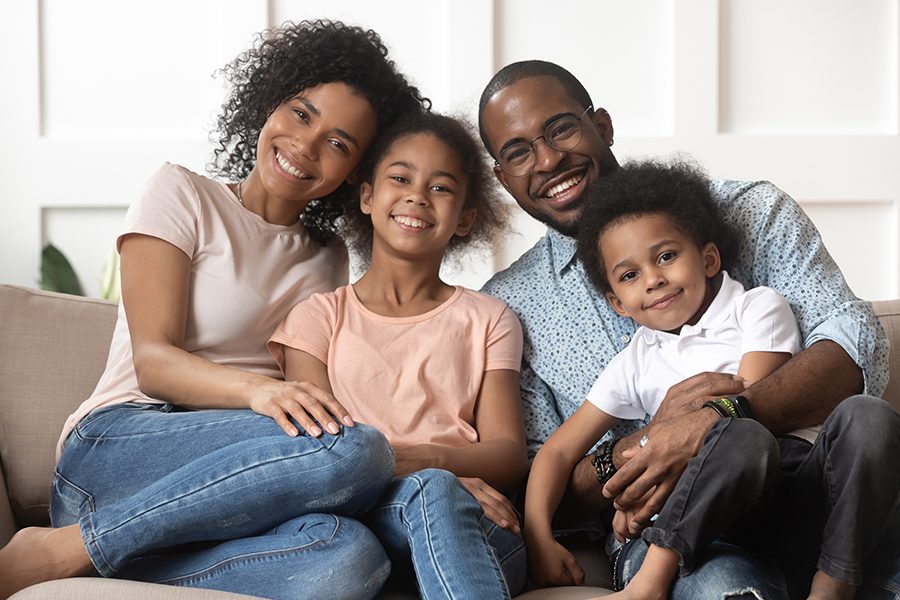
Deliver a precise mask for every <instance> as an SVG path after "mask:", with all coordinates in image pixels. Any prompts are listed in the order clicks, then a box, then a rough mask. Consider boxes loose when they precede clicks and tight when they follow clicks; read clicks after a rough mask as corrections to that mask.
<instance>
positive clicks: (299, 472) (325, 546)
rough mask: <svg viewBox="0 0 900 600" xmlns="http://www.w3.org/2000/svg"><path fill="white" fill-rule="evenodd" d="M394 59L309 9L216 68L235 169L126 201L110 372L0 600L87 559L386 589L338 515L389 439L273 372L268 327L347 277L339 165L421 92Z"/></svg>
mask: <svg viewBox="0 0 900 600" xmlns="http://www.w3.org/2000/svg"><path fill="white" fill-rule="evenodd" d="M386 55H387V50H386V49H385V47H384V45H383V44H382V43H381V40H380V38H379V36H378V35H377V34H376V33H374V32H372V31H364V30H362V29H360V28H356V27H347V26H345V25H343V24H341V23H330V22H322V21H317V22H303V23H300V24H296V25H294V24H288V25H286V26H284V27H282V28H280V29H277V30H273V31H271V32H269V33H268V35H265V34H264V35H263V36H261V37H260V40H259V43H258V44H257V45H256V46H255V47H254V48H252V49H251V50H248V51H247V52H245V53H243V54H242V55H240V56H239V57H238V58H237V59H235V61H234V62H232V63H231V64H230V65H228V66H227V67H226V68H225V70H224V73H225V76H226V78H227V79H228V80H229V81H230V83H231V84H232V86H233V88H232V92H231V95H230V97H229V99H228V100H227V101H226V103H225V105H224V107H223V109H224V110H223V113H222V115H221V116H220V118H219V123H218V124H219V137H218V148H217V149H216V151H215V160H214V162H213V164H212V165H211V167H212V169H211V170H212V171H213V172H215V173H216V174H218V175H220V176H224V177H227V178H229V179H231V180H233V181H236V182H237V183H234V184H230V185H226V184H222V183H218V182H216V181H213V180H211V179H208V178H205V177H202V176H200V175H196V174H193V173H191V172H189V171H188V170H186V169H184V168H182V167H178V166H174V165H164V166H163V167H162V168H161V169H160V170H159V172H157V174H156V175H155V176H154V177H153V178H152V179H151V181H150V183H149V184H148V187H147V189H146V190H145V193H144V195H143V196H142V198H141V199H140V200H139V201H138V202H137V203H136V204H135V205H134V206H132V208H131V210H130V211H129V214H128V216H127V218H126V227H125V230H124V233H123V234H122V235H121V236H120V237H119V239H118V246H119V251H120V254H121V271H122V303H121V305H120V309H119V319H118V323H117V326H116V330H115V333H114V336H113V341H112V347H111V350H110V356H109V360H108V363H107V368H106V371H105V373H104V375H103V377H102V378H101V380H100V382H99V383H98V385H97V389H96V390H95V391H94V393H93V395H92V396H91V398H90V399H88V400H87V401H86V402H85V403H84V404H83V405H82V406H81V407H80V408H79V409H78V410H77V411H76V413H75V414H73V415H72V416H71V417H70V418H69V420H68V422H67V423H66V427H65V428H64V431H63V435H62V437H61V441H60V447H59V448H58V458H59V463H58V467H57V474H56V477H55V480H54V485H53V495H52V499H51V518H52V522H53V524H54V526H55V527H56V529H41V528H31V529H26V530H24V531H22V532H20V533H19V534H17V535H16V537H15V538H13V540H12V541H11V542H10V543H9V544H8V545H7V547H5V548H4V549H3V550H0V582H2V583H0V597H6V596H8V595H10V594H12V593H14V592H15V591H16V590H18V589H21V588H23V587H26V586H27V585H30V584H32V583H36V582H39V581H44V580H49V579H55V578H59V577H65V576H71V575H77V574H85V573H90V572H92V571H94V570H96V571H97V572H99V573H100V574H101V575H103V576H105V577H112V576H115V577H124V578H130V579H139V580H144V581H154V582H162V583H170V584H175V585H184V586H193V587H204V588H212V589H221V590H227V591H233V592H239V593H246V594H252V595H257V596H267V597H290V598H302V597H309V598H349V597H353V598H360V597H371V596H374V594H375V593H377V591H378V589H379V588H380V586H381V584H382V583H383V581H384V580H385V578H386V577H387V574H388V571H389V564H388V562H387V558H386V557H385V555H384V552H383V550H382V549H381V547H380V546H379V545H378V543H377V540H376V539H375V538H374V536H373V535H372V534H371V533H369V532H368V530H366V529H365V528H364V527H363V526H362V525H360V524H359V523H357V522H355V521H354V520H352V519H349V518H346V517H344V516H340V517H339V516H336V515H335V514H330V513H336V514H340V515H352V514H358V513H360V512H362V511H364V510H366V509H368V508H370V507H371V506H372V505H373V504H374V502H375V501H376V500H377V499H378V497H379V496H380V494H381V492H382V491H383V489H384V488H385V486H386V485H387V484H388V482H389V481H390V477H391V475H392V472H393V459H392V456H391V452H390V448H389V446H388V444H387V442H386V441H385V439H384V438H383V436H381V434H379V433H377V432H376V431H375V430H373V429H371V428H368V427H365V426H362V425H359V426H354V424H353V421H352V419H351V418H350V416H349V414H348V413H347V411H346V410H345V409H344V408H343V407H341V405H340V404H339V403H338V402H337V401H336V400H335V399H334V397H333V396H331V395H330V394H328V393H326V392H323V391H322V390H320V389H319V388H317V387H316V386H314V385H312V384H310V383H304V382H285V381H283V380H281V379H280V377H279V373H278V368H277V366H276V365H275V364H274V362H273V361H272V360H271V358H270V357H269V355H268V353H267V351H266V346H265V343H266V339H267V337H268V335H269V334H270V333H271V332H272V331H273V330H274V328H275V326H276V325H277V324H278V322H279V321H280V320H281V318H282V317H283V316H284V314H285V313H286V312H287V310H288V309H289V308H290V307H291V306H293V305H294V304H296V303H297V302H298V301H300V300H302V299H303V298H305V297H307V296H309V295H310V294H312V293H314V292H318V291H325V290H331V289H334V288H335V287H336V286H338V285H341V284H344V283H346V282H347V253H346V250H345V249H344V246H343V245H342V244H341V242H340V241H339V240H336V239H334V236H335V233H336V231H335V219H336V218H337V217H338V216H339V215H340V214H341V213H342V212H343V207H344V203H346V202H347V201H348V200H349V198H350V193H351V190H350V187H349V185H348V184H347V183H346V182H347V180H348V179H349V178H351V177H352V175H353V172H354V169H355V168H356V166H357V165H358V164H359V161H360V159H361V158H362V156H363V155H364V153H365V151H366V150H367V149H368V147H369V145H370V144H371V142H372V141H373V140H374V138H375V135H376V133H377V131H378V130H379V129H381V128H382V127H384V126H386V125H388V124H390V123H391V122H392V121H393V120H395V119H396V118H397V117H398V116H399V115H401V114H403V113H405V112H408V111H410V110H412V109H416V108H420V107H421V106H422V105H425V106H427V105H428V104H429V103H428V101H427V100H425V99H423V98H422V97H421V96H420V95H419V92H418V90H416V89H415V88H414V87H412V86H411V85H409V83H408V82H407V81H406V80H405V79H404V78H403V76H402V75H400V74H399V73H398V72H397V71H396V69H395V67H394V65H393V63H392V62H391V61H389V60H387V58H386ZM298 215H300V217H299V221H298ZM222 409H228V410H222ZM338 421H339V422H340V423H341V424H342V425H343V427H339V426H338V423H337V422H338ZM323 430H324V431H323ZM285 433H287V435H285ZM334 574H337V575H334Z"/></svg>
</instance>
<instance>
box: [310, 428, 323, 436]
mask: <svg viewBox="0 0 900 600" xmlns="http://www.w3.org/2000/svg"><path fill="white" fill-rule="evenodd" d="M308 431H309V435H311V436H313V437H319V436H320V435H322V430H321V429H319V428H318V427H315V426H313V427H310V428H309V429H308Z"/></svg>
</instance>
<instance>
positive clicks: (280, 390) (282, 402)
mask: <svg viewBox="0 0 900 600" xmlns="http://www.w3.org/2000/svg"><path fill="white" fill-rule="evenodd" d="M250 409H251V410H253V412H256V413H259V414H261V415H265V416H267V417H271V418H272V419H273V420H274V421H275V422H276V423H278V425H279V426H281V428H282V429H284V431H285V433H287V434H288V435H290V436H296V435H298V434H299V432H298V431H297V428H296V427H295V426H294V423H292V422H291V418H293V419H294V421H296V422H297V423H298V424H299V425H300V426H301V427H302V428H303V429H304V430H306V433H308V434H309V435H311V436H313V437H319V436H320V435H322V429H320V427H319V425H316V424H315V423H314V422H313V419H315V420H316V421H318V422H319V424H320V425H321V426H322V428H324V429H325V431H327V432H328V433H331V434H337V433H338V432H339V431H340V429H339V427H338V424H337V423H336V422H335V418H336V419H337V420H338V421H340V422H341V423H343V424H344V425H346V426H347V427H353V424H354V423H353V419H352V418H351V417H350V413H348V412H347V409H345V408H344V407H343V406H342V405H341V403H340V402H338V401H337V398H335V397H334V396H332V395H331V394H330V393H328V392H326V391H324V390H322V389H321V388H319V387H317V386H316V385H314V384H312V383H310V382H308V381H278V380H274V379H273V380H271V381H268V382H266V383H263V384H261V385H255V386H254V387H253V391H252V396H251V398H250ZM332 417H334V418H332Z"/></svg>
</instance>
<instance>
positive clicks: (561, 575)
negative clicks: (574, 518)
mask: <svg viewBox="0 0 900 600" xmlns="http://www.w3.org/2000/svg"><path fill="white" fill-rule="evenodd" d="M527 554H528V564H529V574H530V575H531V580H532V581H533V582H534V583H535V585H538V586H540V587H546V586H555V585H583V584H584V569H582V568H581V565H579V564H578V561H577V560H575V556H573V555H572V553H571V552H569V551H568V550H566V549H565V548H564V547H563V546H562V544H560V543H559V542H557V541H556V540H554V539H551V540H548V541H547V542H541V543H530V544H528V552H527Z"/></svg>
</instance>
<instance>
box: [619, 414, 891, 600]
mask: <svg viewBox="0 0 900 600" xmlns="http://www.w3.org/2000/svg"><path fill="white" fill-rule="evenodd" d="M736 425H739V427H738V428H736V427H735V426H736ZM754 425H756V426H755V427H754ZM759 430H762V427H761V426H759V425H758V424H755V423H753V422H751V421H734V420H731V419H722V420H721V421H719V422H718V423H717V424H716V425H715V426H714V427H713V428H712V429H711V430H710V432H709V434H707V437H706V440H705V442H704V446H703V448H702V449H701V451H700V453H699V454H698V455H697V456H696V457H695V458H694V459H692V460H691V461H690V462H689V463H688V467H687V469H686V470H685V472H684V474H683V475H682V476H681V479H680V480H679V482H678V485H677V486H676V488H675V490H674V491H673V493H672V495H671V496H670V498H669V500H668V501H667V502H666V505H665V507H664V508H663V510H662V511H661V513H660V515H659V517H658V518H657V519H656V522H655V523H654V524H653V527H651V528H648V529H647V530H645V531H644V534H643V537H644V539H645V540H646V541H649V542H651V543H655V544H658V545H661V546H665V547H668V548H671V549H673V550H675V551H676V552H678V553H679V554H680V555H681V557H682V575H686V576H685V577H682V578H681V579H680V581H679V583H677V584H676V586H675V587H674V588H673V595H672V597H673V598H679V594H677V592H678V589H679V584H681V585H680V587H683V588H685V589H695V588H703V589H706V590H709V591H710V592H711V593H712V594H713V595H712V596H710V597H718V598H721V597H723V595H722V594H721V593H716V592H714V591H713V588H718V587H720V586H717V585H716V586H713V587H710V586H709V585H707V584H710V583H713V581H708V582H706V583H703V582H700V581H696V582H692V581H691V580H693V579H697V578H700V579H708V578H709V576H707V575H705V573H716V572H717V571H718V570H717V569H715V568H713V564H711V563H715V562H717V561H718V557H719V554H717V553H716V552H709V551H708V548H707V547H708V546H709V544H710V543H711V542H712V540H713V538H715V537H716V536H721V535H723V534H725V533H726V532H727V536H726V539H727V540H729V541H732V542H736V543H737V544H738V545H739V547H740V548H743V549H744V550H747V551H749V554H748V556H747V558H748V559H749V558H750V557H753V558H752V559H751V560H755V562H758V563H759V567H760V569H759V573H760V577H759V579H760V580H762V579H763V577H762V574H763V573H766V572H768V571H769V569H770V568H772V567H773V566H775V565H777V566H778V567H781V573H782V574H783V576H784V579H785V580H786V582H787V587H788V590H789V592H790V597H792V598H794V597H796V598H805V597H806V595H807V592H808V591H809V584H810V581H811V579H812V575H813V574H814V572H815V570H816V569H822V570H823V571H824V572H825V573H827V574H829V575H830V576H832V577H834V578H835V579H839V580H841V581H845V582H847V583H851V584H855V585H860V586H861V588H860V591H859V593H858V595H857V598H860V599H862V598H865V599H872V600H874V599H876V598H877V599H879V600H880V599H883V598H884V599H891V600H900V507H898V503H900V468H898V461H900V414H898V413H897V412H896V411H895V410H894V409H893V408H891V406H890V405H888V404H887V403H886V402H884V401H883V400H880V399H878V398H873V397H870V396H853V397H851V398H848V399H847V400H844V401H843V402H841V403H840V404H839V405H838V406H837V408H835V410H834V411H833V412H832V414H831V415H830V416H829V417H828V419H827V420H826V421H825V424H824V425H823V427H822V432H821V433H820V434H819V437H818V439H817V440H816V443H815V444H810V443H809V442H806V441H804V440H801V439H798V438H794V437H791V436H785V437H782V438H779V439H778V440H777V444H776V442H775V440H774V438H772V437H771V435H770V434H769V435H768V436H767V435H766V434H765V433H763V432H761V431H759ZM763 431H765V430H763ZM773 444H776V446H775V448H774V449H773V447H772V445H773ZM779 455H780V459H779ZM773 456H774V457H776V460H779V462H780V464H779V465H778V466H777V467H776V468H775V469H774V470H773V469H772V463H771V460H772V457H773ZM773 477H774V479H773ZM754 503H755V506H754ZM717 543H719V542H717ZM713 548H715V544H713ZM736 549H737V548H736ZM644 552H645V544H644V542H642V541H640V540H635V541H632V542H629V543H628V544H626V546H625V547H624V548H623V549H622V551H621V553H620V555H619V556H618V557H617V559H618V560H617V561H616V562H617V564H618V565H620V566H624V567H625V568H619V569H617V571H619V572H617V573H615V578H616V583H617V584H618V585H623V584H625V583H627V582H628V581H629V580H630V579H631V577H632V576H633V575H634V573H636V572H637V569H638V568H639V567H640V563H641V562H642V559H643V554H644ZM698 553H699V555H698ZM693 568H696V569H697V571H696V572H694V573H693V574H691V573H690V572H691V570H692V569H693ZM689 583H690V584H691V585H688V584H689ZM694 584H696V585H694ZM753 587H754V588H755V589H754V591H755V592H756V593H755V594H752V596H755V597H763V598H768V597H770V594H771V597H780V595H779V594H777V593H776V592H775V590H774V589H772V590H770V592H769V593H766V592H762V590H760V589H758V588H757V586H753ZM762 587H763V589H764V588H765V587H767V586H762ZM779 587H780V586H779ZM720 591H722V592H724V591H725V590H724V589H722V590H720ZM760 592H762V593H760ZM685 597H688V596H685ZM694 597H699V596H696V595H695V596H694Z"/></svg>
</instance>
